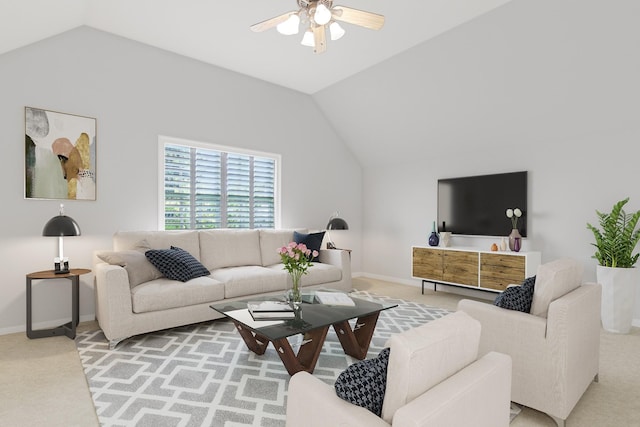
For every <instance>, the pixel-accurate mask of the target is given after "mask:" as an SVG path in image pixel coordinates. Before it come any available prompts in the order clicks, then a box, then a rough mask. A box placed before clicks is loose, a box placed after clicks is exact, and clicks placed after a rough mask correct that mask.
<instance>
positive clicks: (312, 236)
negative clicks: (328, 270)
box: [293, 231, 324, 262]
mask: <svg viewBox="0 0 640 427" xmlns="http://www.w3.org/2000/svg"><path fill="white" fill-rule="evenodd" d="M322 239H324V231H320V232H318V233H308V234H306V233H298V232H297V231H294V232H293V241H294V242H296V243H304V244H305V245H307V249H311V251H312V252H313V251H318V253H320V248H321V247H322ZM318 260H319V256H317V257H315V258H313V259H312V260H311V261H313V262H316V261H318Z"/></svg>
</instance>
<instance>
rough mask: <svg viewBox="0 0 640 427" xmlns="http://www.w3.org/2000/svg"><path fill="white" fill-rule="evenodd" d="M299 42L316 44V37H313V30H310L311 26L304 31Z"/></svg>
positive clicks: (308, 44) (306, 44) (304, 44)
mask: <svg viewBox="0 0 640 427" xmlns="http://www.w3.org/2000/svg"><path fill="white" fill-rule="evenodd" d="M300 44H301V45H302V46H309V47H314V46H315V45H316V39H315V37H313V31H311V28H307V31H305V32H304V36H303V37H302V41H301V42H300Z"/></svg>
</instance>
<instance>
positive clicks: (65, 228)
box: [42, 215, 80, 237]
mask: <svg viewBox="0 0 640 427" xmlns="http://www.w3.org/2000/svg"><path fill="white" fill-rule="evenodd" d="M42 235H43V236H49V237H61V236H79V235H80V226H79V225H78V223H77V222H76V221H75V220H74V219H73V218H71V217H70V216H66V215H58V216H54V217H53V218H51V219H50V220H49V221H48V222H47V223H46V224H45V225H44V228H43V229H42Z"/></svg>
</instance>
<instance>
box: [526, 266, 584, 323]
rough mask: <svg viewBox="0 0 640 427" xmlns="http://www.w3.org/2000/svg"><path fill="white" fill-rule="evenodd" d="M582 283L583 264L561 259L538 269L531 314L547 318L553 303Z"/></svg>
mask: <svg viewBox="0 0 640 427" xmlns="http://www.w3.org/2000/svg"><path fill="white" fill-rule="evenodd" d="M581 283H582V264H580V263H579V262H578V261H576V260H573V259H570V258H561V259H558V260H555V261H552V262H548V263H546V264H542V265H540V267H538V273H537V274H536V285H535V290H534V292H533V300H532V302H531V311H530V313H531V314H533V315H535V316H540V317H544V318H546V317H547V312H548V311H549V304H551V301H553V300H555V299H557V298H560V297H561V296H563V295H565V294H567V293H569V292H571V291H572V290H574V289H576V288H578V287H579V286H580V285H581Z"/></svg>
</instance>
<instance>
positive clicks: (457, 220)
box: [438, 171, 527, 237]
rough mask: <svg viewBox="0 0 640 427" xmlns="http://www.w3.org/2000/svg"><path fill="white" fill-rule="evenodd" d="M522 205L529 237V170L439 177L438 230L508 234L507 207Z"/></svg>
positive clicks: (522, 230) (522, 228) (524, 229)
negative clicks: (461, 176)
mask: <svg viewBox="0 0 640 427" xmlns="http://www.w3.org/2000/svg"><path fill="white" fill-rule="evenodd" d="M509 208H512V209H515V208H520V210H521V211H522V217H521V218H519V219H518V230H519V231H520V234H521V235H522V237H527V172H526V171H525V172H511V173H502V174H494V175H481V176H469V177H463V178H448V179H440V180H438V230H439V231H450V232H452V233H453V234H465V235H471V236H508V235H509V233H511V229H512V226H511V220H510V219H509V218H507V215H506V211H507V209H509Z"/></svg>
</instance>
